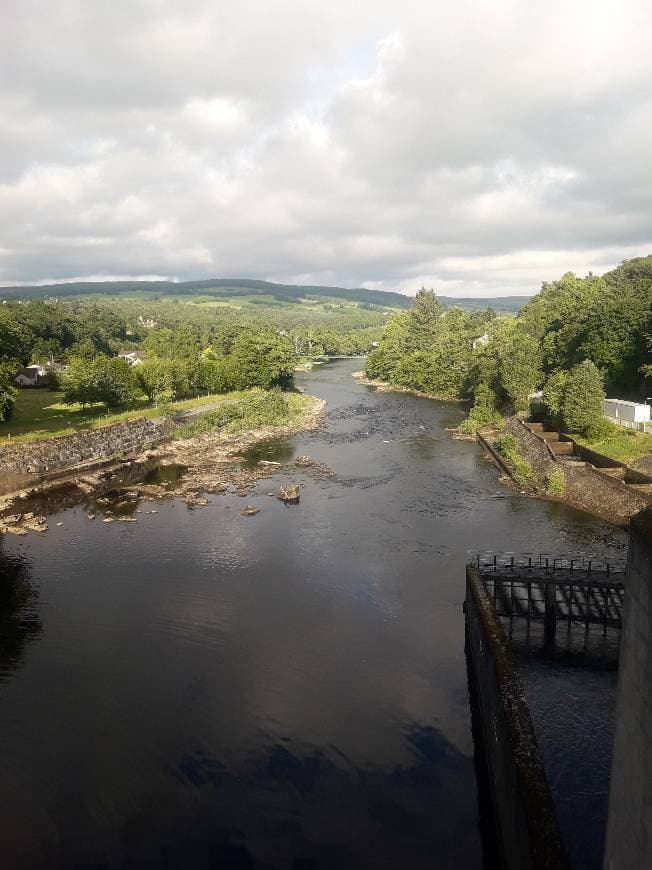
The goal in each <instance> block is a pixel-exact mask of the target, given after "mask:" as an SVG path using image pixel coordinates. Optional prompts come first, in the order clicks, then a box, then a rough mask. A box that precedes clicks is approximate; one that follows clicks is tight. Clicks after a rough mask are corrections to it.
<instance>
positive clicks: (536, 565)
mask: <svg viewBox="0 0 652 870" xmlns="http://www.w3.org/2000/svg"><path fill="white" fill-rule="evenodd" d="M467 561H468V562H469V563H470V564H473V565H475V566H476V568H477V569H478V571H480V573H482V574H484V573H497V572H501V573H503V572H505V571H509V572H512V573H519V574H520V573H524V572H535V573H537V574H540V573H545V574H555V573H557V572H564V573H570V574H575V573H582V574H608V575H611V574H624V573H625V561H624V560H623V559H614V558H613V557H611V556H605V555H604V554H597V555H596V554H587V553H577V554H553V553H513V552H494V551H493V550H482V551H473V550H469V558H468V560H467Z"/></svg>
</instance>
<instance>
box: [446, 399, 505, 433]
mask: <svg viewBox="0 0 652 870" xmlns="http://www.w3.org/2000/svg"><path fill="white" fill-rule="evenodd" d="M504 424H505V420H504V419H503V417H502V416H501V415H500V414H499V413H498V411H495V410H494V409H493V408H490V407H488V406H487V405H476V406H475V407H473V408H471V410H470V411H469V416H468V417H467V418H466V420H463V421H462V422H461V423H460V425H459V426H458V427H457V431H458V432H462V433H463V434H465V435H474V434H475V433H476V432H477V431H478V429H487V428H489V427H492V428H498V429H500V428H502V427H503V426H504Z"/></svg>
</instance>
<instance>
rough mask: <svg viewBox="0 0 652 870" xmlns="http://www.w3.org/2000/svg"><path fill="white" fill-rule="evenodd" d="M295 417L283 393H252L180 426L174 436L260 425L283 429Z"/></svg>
mask: <svg viewBox="0 0 652 870" xmlns="http://www.w3.org/2000/svg"><path fill="white" fill-rule="evenodd" d="M291 417H292V413H291V409H290V405H289V403H288V400H287V399H286V398H285V396H284V395H283V394H282V393H281V392H280V390H272V391H270V392H263V391H262V390H260V391H252V392H251V393H250V394H249V395H247V396H243V397H242V399H238V400H237V401H235V402H229V403H228V404H227V403H225V404H224V405H223V406H222V407H221V408H216V409H215V410H213V411H207V412H206V413H205V414H201V415H200V416H199V417H197V418H196V419H195V420H192V421H191V422H190V423H186V424H185V426H180V427H179V428H178V429H177V430H176V432H175V433H174V438H176V439H180V440H184V439H186V438H195V437H196V436H197V435H204V434H205V433H207V432H214V431H215V430H216V429H226V430H228V431H231V432H236V431H239V430H242V429H257V428H259V427H260V426H280V425H283V424H284V423H287V422H289V421H290V419H291Z"/></svg>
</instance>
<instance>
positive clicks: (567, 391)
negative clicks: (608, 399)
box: [561, 360, 604, 433]
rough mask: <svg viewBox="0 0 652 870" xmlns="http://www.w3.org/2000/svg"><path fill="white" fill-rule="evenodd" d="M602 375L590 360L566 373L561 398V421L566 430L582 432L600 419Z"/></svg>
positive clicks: (601, 413) (601, 414)
mask: <svg viewBox="0 0 652 870" xmlns="http://www.w3.org/2000/svg"><path fill="white" fill-rule="evenodd" d="M603 399H604V390H603V388H602V376H601V375H600V372H599V371H598V369H597V367H596V366H595V365H594V363H592V362H591V360H584V362H581V363H579V364H578V365H576V366H574V367H573V368H572V369H571V370H570V372H569V373H568V379H567V381H566V386H565V387H564V391H563V395H562V400H561V422H562V426H563V428H564V429H566V431H568V432H580V433H584V432H586V431H587V430H588V429H590V428H591V427H592V426H595V425H596V424H599V422H600V420H601V419H602V416H603V412H602V402H603Z"/></svg>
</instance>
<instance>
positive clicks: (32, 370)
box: [14, 363, 48, 387]
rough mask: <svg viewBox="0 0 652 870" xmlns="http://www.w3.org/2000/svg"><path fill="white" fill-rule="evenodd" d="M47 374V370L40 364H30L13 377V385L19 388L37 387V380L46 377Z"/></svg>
mask: <svg viewBox="0 0 652 870" xmlns="http://www.w3.org/2000/svg"><path fill="white" fill-rule="evenodd" d="M47 373H48V369H47V368H46V367H45V366H42V365H41V364H40V363H32V365H30V366H26V367H25V368H24V369H21V370H20V371H19V372H18V374H16V375H15V376H14V383H15V384H16V385H17V386H19V387H37V386H38V384H39V380H42V379H43V378H44V377H46V375H47Z"/></svg>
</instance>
